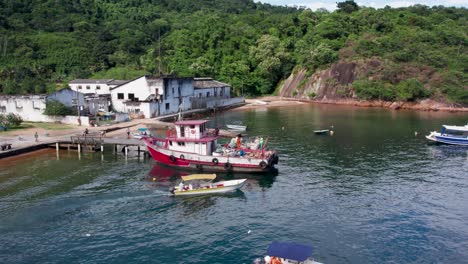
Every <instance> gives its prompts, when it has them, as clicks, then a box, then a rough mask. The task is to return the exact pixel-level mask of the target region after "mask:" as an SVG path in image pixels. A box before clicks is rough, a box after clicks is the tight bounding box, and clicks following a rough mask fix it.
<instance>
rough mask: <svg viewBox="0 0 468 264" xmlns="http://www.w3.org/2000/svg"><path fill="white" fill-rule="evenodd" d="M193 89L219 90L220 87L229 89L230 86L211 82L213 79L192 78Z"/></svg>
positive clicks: (214, 81)
mask: <svg viewBox="0 0 468 264" xmlns="http://www.w3.org/2000/svg"><path fill="white" fill-rule="evenodd" d="M193 87H194V88H195V89H203V88H221V87H231V86H230V85H229V84H226V83H222V82H220V81H216V80H213V78H194V81H193Z"/></svg>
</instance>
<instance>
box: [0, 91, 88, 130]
mask: <svg viewBox="0 0 468 264" xmlns="http://www.w3.org/2000/svg"><path fill="white" fill-rule="evenodd" d="M51 100H56V101H59V102H61V103H62V104H64V105H65V106H68V107H70V108H72V109H75V107H76V109H80V110H81V111H86V110H87V107H88V106H87V104H86V100H85V97H84V95H83V94H82V93H79V92H75V91H72V90H71V89H68V88H67V89H62V90H60V91H57V92H55V93H52V94H50V95H12V96H0V112H1V113H5V114H6V113H14V114H17V115H19V116H21V118H22V119H23V120H24V121H32V122H56V121H60V122H63V123H69V124H78V122H77V117H76V116H65V117H60V116H48V115H45V114H44V111H45V109H46V104H47V102H49V101H51ZM88 120H89V119H88V117H83V118H82V123H83V124H84V125H87V124H88Z"/></svg>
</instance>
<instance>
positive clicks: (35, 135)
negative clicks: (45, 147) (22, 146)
mask: <svg viewBox="0 0 468 264" xmlns="http://www.w3.org/2000/svg"><path fill="white" fill-rule="evenodd" d="M34 138H36V142H39V140H38V138H39V134H37V131H36V133H35V134H34Z"/></svg>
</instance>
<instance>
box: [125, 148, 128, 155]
mask: <svg viewBox="0 0 468 264" xmlns="http://www.w3.org/2000/svg"><path fill="white" fill-rule="evenodd" d="M125 157H128V146H125Z"/></svg>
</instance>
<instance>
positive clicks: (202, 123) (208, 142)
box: [167, 120, 217, 155]
mask: <svg viewBox="0 0 468 264" xmlns="http://www.w3.org/2000/svg"><path fill="white" fill-rule="evenodd" d="M206 123H208V120H186V121H178V122H176V123H175V124H174V125H175V129H176V131H175V132H176V133H175V135H170V136H169V137H168V140H169V142H168V146H167V147H168V149H170V150H175V151H181V152H188V153H196V154H200V155H211V153H212V152H214V151H215V150H216V142H217V141H216V139H217V136H215V135H210V134H209V133H208V129H207V128H206Z"/></svg>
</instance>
